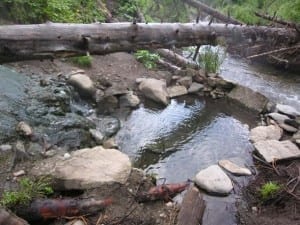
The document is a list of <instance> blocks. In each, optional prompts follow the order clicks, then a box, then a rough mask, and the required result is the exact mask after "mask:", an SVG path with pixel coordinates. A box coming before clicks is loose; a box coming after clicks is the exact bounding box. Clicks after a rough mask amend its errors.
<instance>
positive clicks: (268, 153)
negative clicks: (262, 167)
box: [254, 140, 300, 163]
mask: <svg viewBox="0 0 300 225" xmlns="http://www.w3.org/2000/svg"><path fill="white" fill-rule="evenodd" d="M254 147H255V149H256V150H257V151H258V153H259V154H260V155H261V156H262V157H263V158H264V159H265V160H266V161H267V162H269V163H271V162H273V161H274V160H283V159H290V158H299V157H300V150H299V148H298V147H297V146H296V145H295V144H293V143H292V142H291V141H288V140H287V141H277V140H266V141H259V142H256V143H254Z"/></svg>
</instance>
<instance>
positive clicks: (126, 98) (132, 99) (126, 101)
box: [120, 91, 141, 108]
mask: <svg viewBox="0 0 300 225" xmlns="http://www.w3.org/2000/svg"><path fill="white" fill-rule="evenodd" d="M140 102H141V101H140V99H139V97H138V96H137V95H135V94H134V93H133V92H132V91H130V92H128V93H127V94H126V95H123V96H121V97H120V106H122V107H131V108H135V107H137V106H138V105H139V104H140Z"/></svg>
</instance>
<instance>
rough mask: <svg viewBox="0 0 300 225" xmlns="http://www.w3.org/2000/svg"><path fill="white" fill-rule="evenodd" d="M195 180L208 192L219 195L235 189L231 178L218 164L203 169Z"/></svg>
mask: <svg viewBox="0 0 300 225" xmlns="http://www.w3.org/2000/svg"><path fill="white" fill-rule="evenodd" d="M195 182H196V184H197V185H198V186H199V187H200V188H202V189H204V190H206V191H207V192H209V193H213V194H218V195H228V194H229V193H230V192H231V190H232V189H233V186H232V182H231V180H230V178H229V177H228V176H227V175H226V173H225V172H224V171H223V170H222V169H221V168H220V167H219V166H218V165H212V166H210V167H208V168H206V169H204V170H201V171H200V172H199V173H198V174H197V175H196V177H195Z"/></svg>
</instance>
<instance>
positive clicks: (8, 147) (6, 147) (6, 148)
mask: <svg viewBox="0 0 300 225" xmlns="http://www.w3.org/2000/svg"><path fill="white" fill-rule="evenodd" d="M11 149H12V146H11V145H8V144H6V145H0V151H4V152H6V151H10V150H11Z"/></svg>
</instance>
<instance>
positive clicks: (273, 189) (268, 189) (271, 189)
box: [259, 181, 281, 201]
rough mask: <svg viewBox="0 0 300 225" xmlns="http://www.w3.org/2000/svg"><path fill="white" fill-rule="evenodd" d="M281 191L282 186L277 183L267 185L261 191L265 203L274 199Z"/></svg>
mask: <svg viewBox="0 0 300 225" xmlns="http://www.w3.org/2000/svg"><path fill="white" fill-rule="evenodd" d="M280 190H281V186H280V185H279V184H277V183H275V182H272V181H270V182H267V183H265V184H264V185H263V186H262V187H261V188H260V190H259V192H260V195H261V198H262V200H263V201H267V200H269V199H271V198H273V197H274V196H275V195H276V194H278V192H279V191H280Z"/></svg>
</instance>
